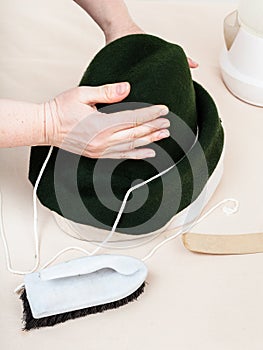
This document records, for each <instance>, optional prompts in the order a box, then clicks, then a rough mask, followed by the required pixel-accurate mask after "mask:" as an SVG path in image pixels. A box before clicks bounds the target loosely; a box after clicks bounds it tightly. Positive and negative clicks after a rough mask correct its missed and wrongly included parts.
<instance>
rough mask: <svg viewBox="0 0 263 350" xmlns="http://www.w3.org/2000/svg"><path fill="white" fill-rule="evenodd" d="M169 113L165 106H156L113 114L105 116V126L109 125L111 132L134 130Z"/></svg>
mask: <svg viewBox="0 0 263 350" xmlns="http://www.w3.org/2000/svg"><path fill="white" fill-rule="evenodd" d="M168 112H169V110H168V108H167V107H166V106H164V105H154V106H150V107H145V108H139V109H135V110H132V111H130V110H129V111H123V112H117V113H112V114H106V115H105V114H104V115H103V118H104V119H105V125H106V124H108V127H109V132H117V131H119V130H124V129H129V128H134V127H137V126H139V125H142V124H144V123H148V122H150V121H152V120H155V119H157V118H158V117H160V116H164V115H166V114H167V113H168Z"/></svg>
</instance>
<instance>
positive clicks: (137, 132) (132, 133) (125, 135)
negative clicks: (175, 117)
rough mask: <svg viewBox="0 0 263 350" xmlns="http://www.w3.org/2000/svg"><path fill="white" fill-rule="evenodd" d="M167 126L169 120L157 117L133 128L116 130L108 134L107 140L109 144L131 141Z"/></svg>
mask: <svg viewBox="0 0 263 350" xmlns="http://www.w3.org/2000/svg"><path fill="white" fill-rule="evenodd" d="M169 126H170V121H169V120H168V119H165V118H158V119H156V120H153V121H150V122H148V123H145V124H142V125H140V126H137V127H135V128H129V129H124V130H120V131H117V132H115V133H113V134H111V135H110V136H109V141H108V142H109V145H110V146H111V145H116V144H119V143H126V142H127V141H133V140H135V139H138V138H141V137H143V136H146V135H150V134H153V133H154V132H156V131H158V130H161V129H165V128H169Z"/></svg>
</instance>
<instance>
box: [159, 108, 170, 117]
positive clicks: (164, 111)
mask: <svg viewBox="0 0 263 350" xmlns="http://www.w3.org/2000/svg"><path fill="white" fill-rule="evenodd" d="M168 112H169V109H168V108H167V107H165V108H163V109H162V110H161V111H160V115H166V114H168Z"/></svg>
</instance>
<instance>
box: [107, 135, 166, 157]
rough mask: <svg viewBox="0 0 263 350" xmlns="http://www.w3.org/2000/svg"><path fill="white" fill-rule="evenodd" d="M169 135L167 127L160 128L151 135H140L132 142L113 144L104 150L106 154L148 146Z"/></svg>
mask: <svg viewBox="0 0 263 350" xmlns="http://www.w3.org/2000/svg"><path fill="white" fill-rule="evenodd" d="M169 136H170V133H169V130H167V129H163V130H158V131H155V132H153V133H152V134H150V135H147V136H144V137H140V138H138V139H134V140H132V141H130V142H124V143H119V144H116V145H114V146H111V147H109V148H108V149H107V150H106V151H105V152H104V154H107V153H116V152H127V151H131V150H133V149H135V148H137V147H142V146H146V145H148V144H150V143H152V142H156V141H160V140H162V139H164V138H167V137H169Z"/></svg>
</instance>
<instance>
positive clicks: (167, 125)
mask: <svg viewBox="0 0 263 350" xmlns="http://www.w3.org/2000/svg"><path fill="white" fill-rule="evenodd" d="M169 126H170V121H169V120H168V119H166V120H165V121H164V122H163V124H162V125H161V127H160V129H166V128H169Z"/></svg>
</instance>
